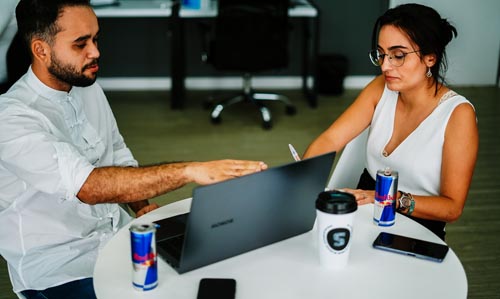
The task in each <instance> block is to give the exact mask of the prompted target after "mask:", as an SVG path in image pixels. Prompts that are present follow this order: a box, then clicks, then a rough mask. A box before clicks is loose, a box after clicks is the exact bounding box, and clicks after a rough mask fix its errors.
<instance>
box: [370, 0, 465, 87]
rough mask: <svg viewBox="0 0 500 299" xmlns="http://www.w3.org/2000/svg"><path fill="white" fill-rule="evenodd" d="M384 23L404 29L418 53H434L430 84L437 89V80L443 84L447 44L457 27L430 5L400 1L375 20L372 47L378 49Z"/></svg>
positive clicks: (454, 34)
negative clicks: (379, 36) (434, 58)
mask: <svg viewBox="0 0 500 299" xmlns="http://www.w3.org/2000/svg"><path fill="white" fill-rule="evenodd" d="M385 25H393V26H395V27H397V28H399V29H401V30H402V31H403V32H405V33H406V34H407V35H408V37H409V38H410V39H411V40H412V41H413V42H414V43H415V44H416V45H417V46H418V48H419V50H420V56H421V57H423V56H424V55H429V54H434V55H436V63H435V64H434V65H433V66H432V67H431V72H432V76H433V77H432V78H433V83H434V84H435V86H436V91H435V93H436V94H437V91H438V83H439V82H442V83H444V82H445V81H444V74H445V73H446V70H447V68H448V66H447V61H446V51H445V48H446V45H448V43H449V42H450V41H451V40H452V39H453V37H456V36H457V30H456V29H455V27H453V26H452V25H451V24H450V23H449V22H448V20H446V19H443V18H441V16H440V15H439V13H438V12H437V11H435V10H434V9H433V8H430V7H428V6H424V5H421V4H415V3H411V4H402V5H399V6H397V7H395V8H391V9H389V10H387V11H386V12H385V13H384V14H383V15H382V16H380V17H379V18H378V19H377V21H376V22H375V26H374V27H373V34H372V47H373V49H376V48H377V44H378V33H379V31H380V28H382V26H385Z"/></svg>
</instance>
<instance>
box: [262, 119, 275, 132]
mask: <svg viewBox="0 0 500 299" xmlns="http://www.w3.org/2000/svg"><path fill="white" fill-rule="evenodd" d="M262 127H263V128H264V130H270V129H271V128H272V127H273V123H272V122H270V121H264V122H262Z"/></svg>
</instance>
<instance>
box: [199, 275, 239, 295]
mask: <svg viewBox="0 0 500 299" xmlns="http://www.w3.org/2000/svg"><path fill="white" fill-rule="evenodd" d="M235 295H236V280H234V279H232V278H203V279H201V280H200V286H199V288H198V296H197V297H196V298H197V299H234V297H235Z"/></svg>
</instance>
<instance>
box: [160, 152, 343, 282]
mask: <svg viewBox="0 0 500 299" xmlns="http://www.w3.org/2000/svg"><path fill="white" fill-rule="evenodd" d="M334 158H335V153H334V152H332V153H328V154H324V155H321V156H317V157H313V158H310V159H305V160H302V161H299V162H293V163H290V164H286V165H283V166H279V167H274V168H270V169H267V170H265V171H262V172H257V173H254V174H250V175H246V176H242V177H239V178H235V179H231V180H228V181H224V182H221V183H217V184H212V185H206V186H199V187H197V188H195V189H194V190H193V199H192V203H191V211H190V213H189V217H188V218H187V223H186V230H185V235H184V245H183V247H182V253H181V257H180V262H179V266H178V267H177V268H175V269H176V270H177V272H179V273H184V272H187V271H190V270H193V269H197V268H199V267H202V266H205V265H209V264H212V263H215V262H217V261H220V260H223V259H226V258H229V257H233V256H235V255H238V254H241V253H244V252H247V251H250V250H253V249H257V248H260V247H262V246H266V245H269V244H272V243H275V242H278V241H281V240H284V239H287V238H290V237H293V236H296V235H299V234H302V233H304V232H307V231H309V230H311V229H312V227H313V225H314V220H315V217H316V210H315V205H314V203H315V201H316V198H317V195H318V194H319V193H320V192H321V191H323V190H324V188H325V186H326V183H327V179H328V177H329V174H330V172H331V169H332V165H333V161H334ZM158 246H159V247H162V242H160V243H159V244H158ZM162 249H166V248H162ZM161 251H162V250H159V251H158V252H159V253H160V255H162V253H161ZM163 257H164V258H167V257H166V256H163Z"/></svg>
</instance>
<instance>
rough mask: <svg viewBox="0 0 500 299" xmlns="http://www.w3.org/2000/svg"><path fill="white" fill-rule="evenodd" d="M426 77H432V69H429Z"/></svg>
mask: <svg viewBox="0 0 500 299" xmlns="http://www.w3.org/2000/svg"><path fill="white" fill-rule="evenodd" d="M425 76H426V77H427V78H430V77H432V72H431V68H430V67H428V68H427V73H425Z"/></svg>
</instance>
